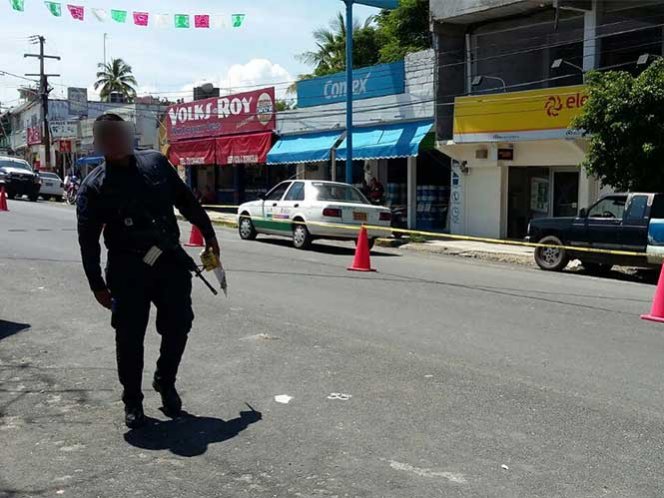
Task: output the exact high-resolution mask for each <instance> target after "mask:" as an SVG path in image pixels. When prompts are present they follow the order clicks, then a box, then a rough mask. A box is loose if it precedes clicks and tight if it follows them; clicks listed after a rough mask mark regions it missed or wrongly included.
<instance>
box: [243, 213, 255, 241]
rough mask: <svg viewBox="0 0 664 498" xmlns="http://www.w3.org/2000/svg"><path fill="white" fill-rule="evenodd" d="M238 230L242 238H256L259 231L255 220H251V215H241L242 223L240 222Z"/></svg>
mask: <svg viewBox="0 0 664 498" xmlns="http://www.w3.org/2000/svg"><path fill="white" fill-rule="evenodd" d="M238 232H239V233H240V238H241V239H242V240H254V239H255V238H256V235H258V234H257V232H256V228H255V227H254V222H253V221H251V218H249V216H240V223H239V224H238Z"/></svg>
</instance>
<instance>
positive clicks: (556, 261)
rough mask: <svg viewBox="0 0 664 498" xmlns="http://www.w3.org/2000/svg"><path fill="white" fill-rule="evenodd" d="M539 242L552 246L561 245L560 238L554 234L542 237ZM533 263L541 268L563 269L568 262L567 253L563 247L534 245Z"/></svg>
mask: <svg viewBox="0 0 664 498" xmlns="http://www.w3.org/2000/svg"><path fill="white" fill-rule="evenodd" d="M539 243H540V244H548V245H552V246H561V245H563V243H562V242H561V240H560V239H559V238H558V237H556V236H554V235H548V236H546V237H544V238H543V239H542V240H540V241H539ZM535 263H537V266H539V267H540V268H541V269H542V270H546V271H563V270H564V269H565V267H566V266H567V263H569V255H568V254H567V251H566V250H565V249H559V248H555V247H536V248H535Z"/></svg>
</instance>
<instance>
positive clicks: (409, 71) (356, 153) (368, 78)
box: [268, 51, 450, 230]
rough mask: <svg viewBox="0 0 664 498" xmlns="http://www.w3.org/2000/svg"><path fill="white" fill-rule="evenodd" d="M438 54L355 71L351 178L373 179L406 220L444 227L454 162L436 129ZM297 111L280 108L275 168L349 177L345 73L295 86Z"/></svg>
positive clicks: (273, 152) (414, 224)
mask: <svg viewBox="0 0 664 498" xmlns="http://www.w3.org/2000/svg"><path fill="white" fill-rule="evenodd" d="M434 66H435V64H434V61H433V51H423V52H418V53H414V54H409V55H407V56H406V58H405V60H404V61H400V62H396V63H393V64H381V65H378V66H373V67H368V68H362V69H358V70H356V71H355V72H354V83H353V88H352V91H353V95H354V100H355V101H356V103H355V106H354V117H353V119H354V125H355V129H354V132H353V158H354V163H353V164H354V169H353V183H354V184H356V185H358V186H360V184H361V183H362V181H363V180H364V181H366V180H368V179H371V178H376V179H377V180H378V181H379V182H380V183H381V184H382V186H383V188H384V198H383V199H382V200H383V202H384V203H385V204H387V205H389V206H391V207H393V208H394V209H395V210H397V211H400V212H405V213H406V214H407V224H408V226H410V227H411V228H415V227H417V226H419V227H421V228H427V229H436V230H444V229H445V228H446V220H447V206H448V200H449V185H450V160H449V158H447V157H446V156H445V155H443V154H442V153H440V152H439V151H437V150H436V149H435V140H434V137H433V134H432V126H433V116H434V105H433V70H434ZM297 96H298V108H297V109H296V110H294V111H288V112H284V113H280V114H279V116H278V119H277V131H278V134H279V140H278V141H277V142H276V144H275V145H274V147H273V148H272V150H271V151H270V153H269V155H268V163H269V164H270V165H273V166H275V167H276V166H278V165H291V166H295V167H296V168H297V169H296V172H297V175H298V177H300V178H309V179H324V180H328V179H329V180H339V181H345V160H346V129H345V102H344V101H345V98H346V83H345V75H344V74H343V73H339V74H335V75H331V76H326V77H322V78H314V79H310V80H304V81H300V82H298V83H297Z"/></svg>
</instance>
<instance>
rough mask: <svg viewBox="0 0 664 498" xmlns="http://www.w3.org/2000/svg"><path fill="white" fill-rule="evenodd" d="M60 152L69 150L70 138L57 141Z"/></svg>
mask: <svg viewBox="0 0 664 498" xmlns="http://www.w3.org/2000/svg"><path fill="white" fill-rule="evenodd" d="M58 148H59V149H60V152H71V140H60V141H59V142H58Z"/></svg>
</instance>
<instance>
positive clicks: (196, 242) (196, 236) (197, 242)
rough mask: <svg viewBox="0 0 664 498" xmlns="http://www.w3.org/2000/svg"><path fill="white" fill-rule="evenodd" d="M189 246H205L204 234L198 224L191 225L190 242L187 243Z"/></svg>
mask: <svg viewBox="0 0 664 498" xmlns="http://www.w3.org/2000/svg"><path fill="white" fill-rule="evenodd" d="M185 246H187V247H205V241H204V240H203V234H202V233H201V231H200V230H199V229H198V227H197V226H196V225H191V235H190V236H189V243H188V244H185Z"/></svg>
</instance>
